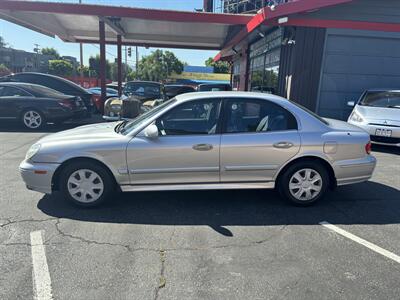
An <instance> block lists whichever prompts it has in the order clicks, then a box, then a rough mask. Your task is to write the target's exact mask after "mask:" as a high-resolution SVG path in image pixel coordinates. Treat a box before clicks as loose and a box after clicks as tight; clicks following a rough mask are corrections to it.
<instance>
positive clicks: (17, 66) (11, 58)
mask: <svg viewBox="0 0 400 300" xmlns="http://www.w3.org/2000/svg"><path fill="white" fill-rule="evenodd" d="M52 59H54V56H52V55H43V54H40V53H34V52H27V51H23V50H17V49H13V48H8V47H0V64H3V65H5V66H6V67H7V68H8V69H9V70H10V71H11V72H13V73H18V72H43V73H47V72H48V71H49V60H52Z"/></svg>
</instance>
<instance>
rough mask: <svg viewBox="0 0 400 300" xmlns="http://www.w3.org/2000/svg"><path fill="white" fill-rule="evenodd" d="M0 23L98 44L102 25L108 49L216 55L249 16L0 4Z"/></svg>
mask: <svg viewBox="0 0 400 300" xmlns="http://www.w3.org/2000/svg"><path fill="white" fill-rule="evenodd" d="M0 18H2V19H4V20H7V21H10V22H12V23H15V24H18V25H21V26H24V27H26V28H30V29H32V30H35V31H37V32H40V33H43V34H46V35H48V36H52V37H54V36H58V37H59V38H60V39H61V40H63V41H65V42H82V43H98V42H99V20H103V21H104V22H105V37H106V43H107V44H116V43H117V35H121V36H122V43H123V44H125V45H137V46H145V47H165V48H190V49H210V50H219V49H222V48H223V46H224V44H225V42H226V40H227V38H228V37H229V36H230V35H232V34H234V32H238V31H239V30H240V29H241V28H243V27H244V26H245V25H246V24H247V23H248V22H249V21H250V20H251V18H252V15H232V14H215V13H204V12H184V11H172V10H159V9H157V10H155V9H143V8H131V7H121V6H105V5H87V4H71V3H54V2H38V1H10V0H0Z"/></svg>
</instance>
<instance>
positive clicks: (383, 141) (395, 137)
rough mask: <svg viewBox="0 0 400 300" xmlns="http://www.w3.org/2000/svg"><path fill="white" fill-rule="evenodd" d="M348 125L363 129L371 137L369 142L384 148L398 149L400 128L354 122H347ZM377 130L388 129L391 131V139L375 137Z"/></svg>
mask: <svg viewBox="0 0 400 300" xmlns="http://www.w3.org/2000/svg"><path fill="white" fill-rule="evenodd" d="M349 123H350V124H353V125H355V126H357V127H360V128H362V129H364V130H365V131H366V132H368V133H369V135H370V136H371V142H372V143H374V144H378V145H385V146H395V147H400V128H399V127H392V126H387V125H371V124H360V123H356V122H352V121H349ZM377 129H388V130H391V131H392V136H391V137H381V136H376V135H375V134H376V130H377Z"/></svg>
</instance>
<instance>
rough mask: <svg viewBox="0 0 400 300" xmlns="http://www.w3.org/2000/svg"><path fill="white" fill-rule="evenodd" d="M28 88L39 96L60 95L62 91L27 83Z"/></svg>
mask: <svg viewBox="0 0 400 300" xmlns="http://www.w3.org/2000/svg"><path fill="white" fill-rule="evenodd" d="M25 88H26V90H28V91H29V92H31V93H32V94H35V96H38V97H43V96H44V97H59V96H61V95H63V94H62V93H60V92H58V91H56V90H53V89H50V88H48V87H45V86H41V85H27V86H25Z"/></svg>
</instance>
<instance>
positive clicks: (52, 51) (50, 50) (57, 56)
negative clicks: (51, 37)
mask: <svg viewBox="0 0 400 300" xmlns="http://www.w3.org/2000/svg"><path fill="white" fill-rule="evenodd" d="M40 52H41V53H42V54H43V55H51V56H53V57H54V59H60V53H58V51H57V50H56V49H54V48H52V47H45V48H42V50H41V51H40Z"/></svg>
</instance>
